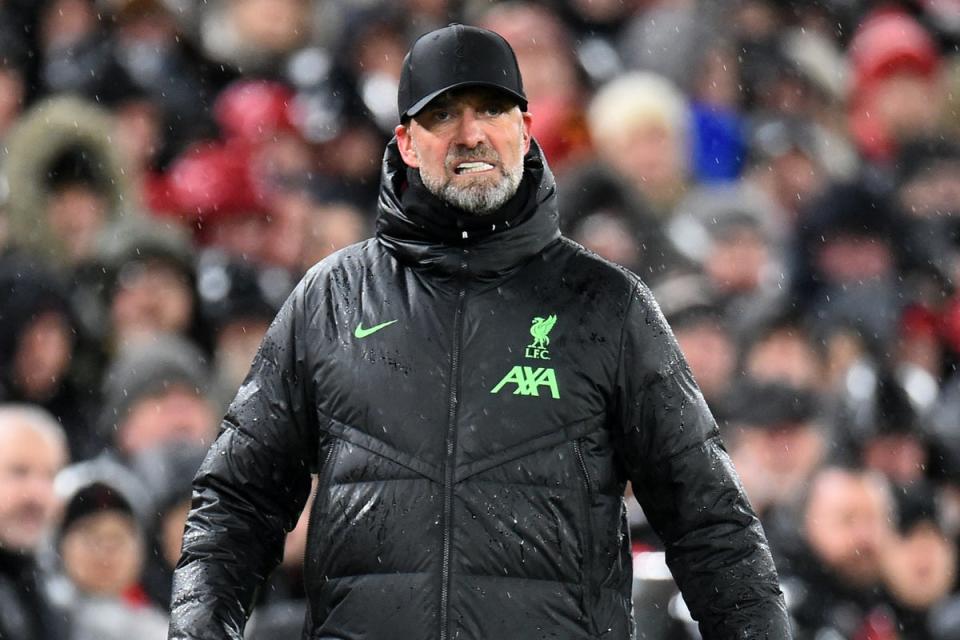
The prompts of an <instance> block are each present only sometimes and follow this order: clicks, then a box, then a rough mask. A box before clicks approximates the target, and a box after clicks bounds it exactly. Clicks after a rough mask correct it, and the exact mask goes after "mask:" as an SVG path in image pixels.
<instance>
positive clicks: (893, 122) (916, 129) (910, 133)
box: [871, 70, 944, 140]
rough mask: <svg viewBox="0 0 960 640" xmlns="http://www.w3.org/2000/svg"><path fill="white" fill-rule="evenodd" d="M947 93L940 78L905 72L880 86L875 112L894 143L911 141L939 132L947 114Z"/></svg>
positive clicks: (873, 111) (888, 79)
mask: <svg viewBox="0 0 960 640" xmlns="http://www.w3.org/2000/svg"><path fill="white" fill-rule="evenodd" d="M943 93H944V92H943V89H942V88H941V86H940V83H939V80H938V79H937V78H936V77H933V78H930V77H926V76H924V75H919V74H916V73H912V72H910V71H909V70H904V71H902V72H900V73H895V74H893V75H891V76H890V77H888V78H885V79H884V80H882V81H880V82H879V83H878V84H877V86H876V88H875V89H874V94H873V95H872V96H871V105H872V108H871V112H872V113H874V114H875V115H876V117H878V118H879V120H880V122H881V123H883V124H884V125H886V128H887V130H888V131H889V132H890V133H891V134H892V135H893V137H894V139H897V140H901V139H908V138H910V137H914V136H917V135H918V134H922V133H923V132H932V131H934V130H935V129H936V127H937V126H938V124H939V122H940V118H941V115H942V113H943V103H944V100H943Z"/></svg>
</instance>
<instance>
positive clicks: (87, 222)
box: [47, 185, 107, 262]
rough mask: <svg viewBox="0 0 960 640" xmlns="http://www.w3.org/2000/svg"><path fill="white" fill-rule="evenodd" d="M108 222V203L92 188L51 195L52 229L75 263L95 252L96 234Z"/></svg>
mask: <svg viewBox="0 0 960 640" xmlns="http://www.w3.org/2000/svg"><path fill="white" fill-rule="evenodd" d="M106 219H107V202H106V200H104V198H103V197H102V196H101V195H100V194H98V193H97V192H96V191H94V190H93V189H91V188H89V187H86V186H83V185H71V186H67V187H65V188H63V189H60V190H59V191H57V192H55V193H53V194H51V195H50V199H49V201H48V203H47V220H48V221H49V223H50V229H51V230H52V231H53V233H54V235H55V236H56V237H57V238H58V239H59V240H60V242H61V243H62V244H63V246H64V248H65V249H66V251H67V256H68V258H69V259H70V260H71V261H73V262H77V261H79V260H82V259H83V258H86V257H88V256H90V255H91V254H92V253H93V251H94V243H95V242H96V239H97V233H98V232H99V231H100V229H101V228H102V227H103V225H104V223H105V222H106Z"/></svg>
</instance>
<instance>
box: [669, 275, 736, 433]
mask: <svg viewBox="0 0 960 640" xmlns="http://www.w3.org/2000/svg"><path fill="white" fill-rule="evenodd" d="M655 295H656V296H657V299H658V300H659V301H660V304H661V305H662V308H663V313H664V315H665V316H666V317H667V322H669V323H670V326H671V328H672V329H673V333H674V335H675V336H676V338H677V342H678V343H679V345H680V350H681V351H682V352H683V354H684V356H685V357H686V359H687V362H688V364H689V365H690V370H691V371H692V372H693V376H694V378H695V379H696V381H697V384H698V385H699V386H700V391H701V392H702V393H703V397H704V398H706V400H707V403H708V404H709V405H710V410H711V411H712V412H713V414H714V416H715V417H716V419H717V421H718V422H720V423H722V422H723V421H724V418H725V417H726V409H727V401H728V400H729V397H728V394H729V392H730V390H731V387H732V385H733V382H734V379H733V378H734V371H735V369H736V364H737V361H736V353H737V349H736V342H735V340H734V335H733V332H732V331H731V329H730V327H729V325H728V323H727V322H726V320H725V319H724V317H723V314H722V313H721V311H720V308H719V307H718V306H717V305H716V300H715V299H714V298H713V297H712V295H711V293H710V290H709V287H708V286H707V284H706V282H704V281H703V279H701V278H699V277H698V276H681V277H677V278H673V279H670V280H666V281H664V282H663V283H662V284H661V285H660V286H659V287H658V288H657V289H656V291H655Z"/></svg>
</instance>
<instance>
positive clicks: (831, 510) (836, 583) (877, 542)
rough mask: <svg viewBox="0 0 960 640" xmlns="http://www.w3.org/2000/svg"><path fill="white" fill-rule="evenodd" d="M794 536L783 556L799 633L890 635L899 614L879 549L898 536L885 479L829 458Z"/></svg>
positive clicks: (806, 639)
mask: <svg viewBox="0 0 960 640" xmlns="http://www.w3.org/2000/svg"><path fill="white" fill-rule="evenodd" d="M799 515H800V522H799V526H798V530H799V533H800V536H802V538H801V540H800V541H799V544H797V545H796V547H795V548H794V549H792V550H790V552H789V553H788V554H787V555H786V557H785V558H784V563H783V574H784V580H783V584H784V590H786V591H787V592H788V593H789V597H790V610H791V611H790V612H791V614H792V615H793V617H794V619H795V621H796V636H797V638H799V639H801V640H812V639H813V638H825V637H838V638H892V637H896V636H895V635H885V634H889V633H890V632H889V631H887V630H888V629H895V628H896V626H895V625H896V620H895V619H894V618H893V613H892V610H891V609H890V608H889V603H888V602H887V600H886V598H885V596H884V594H883V591H882V588H881V587H882V578H883V559H884V558H883V554H884V552H886V551H888V550H889V549H890V548H891V547H892V546H893V543H894V541H895V538H894V528H893V525H892V524H891V523H892V522H893V521H894V520H895V519H896V506H895V503H894V500H893V495H892V494H891V491H890V486H889V483H888V482H887V480H886V479H885V478H884V477H883V476H882V475H879V474H878V473H876V472H875V471H870V470H867V469H863V468H856V467H840V466H834V465H827V466H824V467H821V468H820V469H818V470H817V471H816V472H815V473H814V474H813V475H812V477H811V478H810V482H809V490H808V494H807V495H806V496H805V499H804V500H803V504H802V507H801V510H800V514H799Z"/></svg>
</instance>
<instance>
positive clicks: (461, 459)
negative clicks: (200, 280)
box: [170, 143, 788, 640]
mask: <svg viewBox="0 0 960 640" xmlns="http://www.w3.org/2000/svg"><path fill="white" fill-rule="evenodd" d="M526 163H527V164H526V174H525V184H526V185H528V188H527V189H526V190H525V191H522V192H521V193H520V194H518V196H517V197H515V198H514V200H515V202H513V205H516V206H515V209H516V212H515V215H513V216H511V218H510V219H509V220H508V221H507V222H506V223H504V221H502V220H500V219H497V218H484V219H483V222H482V223H478V222H477V219H476V218H473V219H472V220H471V219H464V220H461V219H460V218H459V217H458V216H457V215H456V213H455V212H452V211H447V212H443V211H438V208H441V209H442V206H440V205H438V203H437V202H436V201H431V199H430V198H425V199H422V200H417V199H411V198H409V197H407V196H403V197H402V200H401V196H400V195H399V194H401V193H403V192H404V191H405V190H406V188H407V173H406V171H405V169H404V167H403V165H402V162H401V160H400V158H399V154H398V153H397V151H396V147H395V143H391V145H390V147H389V148H388V150H387V155H386V158H385V161H384V175H383V186H382V191H381V196H380V219H379V225H378V232H377V238H376V239H375V240H370V241H367V242H365V243H361V244H359V245H355V246H353V247H350V248H347V249H345V250H343V251H341V252H339V253H337V254H335V255H334V256H331V257H330V258H328V259H327V260H324V261H323V262H321V263H320V264H318V265H317V266H316V267H315V268H314V269H312V270H311V271H310V273H308V274H307V276H306V277H305V278H304V280H303V282H301V283H300V285H299V286H298V287H297V289H296V290H295V292H294V293H293V294H292V295H291V297H290V299H289V300H288V301H287V303H286V304H285V306H284V307H283V309H282V310H281V312H280V314H279V315H278V317H277V319H276V321H275V322H274V324H273V325H272V327H271V329H270V331H269V333H268V335H267V337H266V339H265V341H264V344H263V346H262V347H261V350H260V353H259V354H258V356H257V358H256V359H255V362H254V365H253V369H252V371H251V374H250V376H249V377H248V378H247V380H246V382H245V383H244V385H243V386H242V387H241V389H240V392H239V394H238V396H237V398H236V399H235V400H234V402H233V404H232V405H231V407H230V410H229V411H228V413H227V416H226V418H225V421H224V428H223V430H222V432H221V434H220V437H219V438H218V440H217V441H216V443H215V444H214V446H213V448H212V450H211V451H210V453H209V455H208V457H207V459H206V461H205V462H204V464H203V466H202V468H201V470H200V473H199V475H198V476H197V479H196V481H195V485H194V486H195V500H194V508H193V511H192V512H191V514H190V517H189V520H188V523H187V532H186V535H185V539H184V554H183V557H182V559H181V561H180V565H179V568H178V570H177V572H176V576H175V579H174V582H175V584H174V603H173V604H174V607H173V622H172V626H171V629H172V630H171V635H170V637H171V638H175V639H186V638H194V639H199V638H210V639H212V638H218V639H219V638H232V639H236V640H239V639H240V637H241V629H242V627H243V621H244V619H245V616H246V614H247V612H248V611H249V609H250V607H251V606H252V603H253V602H254V600H255V598H256V591H257V586H258V585H259V584H260V583H261V582H262V581H263V579H264V577H265V576H266V575H267V573H268V572H269V571H270V570H271V569H272V568H273V567H274V566H275V564H276V563H277V561H278V560H279V555H280V552H281V548H282V541H283V534H284V529H289V528H291V527H292V526H293V524H294V522H295V520H296V518H297V512H298V509H300V508H301V507H302V506H303V504H304V501H305V499H306V497H307V492H308V487H309V475H308V474H309V473H310V472H315V473H318V474H319V488H318V494H317V499H316V501H315V503H314V506H313V511H312V514H311V523H310V532H309V547H308V551H307V566H306V576H307V577H306V582H307V584H306V587H307V593H308V596H309V599H310V606H309V612H308V616H307V622H306V628H305V630H304V636H303V637H304V638H308V639H324V640H332V639H339V640H359V639H361V638H362V639H364V640H397V639H400V638H402V639H404V640H421V639H422V640H426V639H443V640H446V639H450V640H453V639H470V640H476V639H493V638H497V639H500V638H511V639H519V638H523V639H531V640H532V639H535V638H557V639H561V640H574V639H586V638H610V639H616V640H627V639H628V638H630V637H631V628H632V626H633V622H632V617H631V559H630V553H629V540H628V536H627V530H626V524H625V519H624V507H623V499H622V497H621V496H622V495H623V491H624V485H625V483H626V481H627V480H628V479H629V480H632V481H633V484H634V488H635V491H636V493H637V495H638V496H639V498H640V500H641V502H642V504H643V506H644V508H645V509H646V511H647V514H648V516H649V518H650V520H651V522H652V523H653V524H654V526H655V528H656V529H657V531H658V532H659V533H660V535H661V536H662V538H663V540H664V543H665V545H666V548H667V553H668V557H669V562H670V565H671V567H672V569H673V571H674V573H675V575H676V577H677V580H678V581H679V583H680V584H681V585H682V588H683V590H684V594H685V596H686V600H687V602H688V604H689V606H690V609H691V610H692V611H693V612H694V614H695V615H696V616H698V617H699V619H700V620H701V621H702V622H701V626H702V629H703V631H704V635H705V636H706V637H707V638H786V637H788V630H787V622H786V615H785V612H784V608H783V602H782V599H781V596H780V593H779V588H778V584H777V576H776V572H775V570H774V567H773V563H772V561H771V558H770V554H769V551H768V549H767V546H766V541H765V539H764V536H763V532H762V530H761V528H760V525H759V523H758V521H757V519H756V517H755V516H754V514H753V512H752V510H751V508H750V506H749V504H748V503H747V501H746V499H745V498H744V495H743V493H742V490H741V488H740V485H739V482H738V480H737V479H736V477H735V475H734V471H733V468H732V467H731V464H730V461H729V459H728V458H727V455H726V453H725V452H724V450H723V447H722V445H721V443H720V441H719V439H718V436H717V431H716V426H715V423H714V421H713V419H712V418H711V416H710V412H709V411H708V409H707V407H706V405H705V404H704V402H703V399H702V397H701V395H700V393H699V391H698V389H697V387H696V384H695V383H694V381H693V380H692V378H691V376H690V371H689V369H688V368H687V366H686V363H685V362H684V360H683V357H682V356H681V354H680V351H679V349H678V347H677V344H676V342H675V340H674V339H673V336H672V334H671V332H670V330H669V329H668V327H667V325H666V324H665V322H664V320H663V317H662V315H661V313H660V311H659V309H658V307H657V305H656V303H655V302H654V300H653V299H652V298H651V296H650V293H649V291H648V290H647V289H646V288H645V287H644V285H643V284H642V283H640V282H639V280H638V278H637V277H636V276H634V275H632V274H630V273H629V272H626V271H624V270H622V269H619V268H617V267H614V266H612V265H610V264H609V263H606V262H604V261H602V260H600V259H599V258H597V257H596V256H594V255H592V254H590V253H588V252H587V251H585V250H584V249H582V248H581V247H579V246H577V245H575V244H573V243H571V242H569V241H567V240H565V239H562V238H561V237H560V235H559V232H558V226H557V208H556V193H555V187H554V182H553V177H552V175H551V174H550V171H549V169H548V168H547V167H546V165H545V163H544V161H543V158H542V156H541V155H540V153H539V151H538V150H536V149H534V150H533V151H532V152H531V153H530V154H528V156H527V159H526ZM529 185H532V186H529ZM407 193H409V192H407ZM518 198H519V199H520V200H519V202H516V200H517V199H518ZM508 208H509V207H508ZM495 226H499V227H501V228H499V229H493V228H492V227H495ZM464 236H466V237H464ZM440 239H444V240H440Z"/></svg>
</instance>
